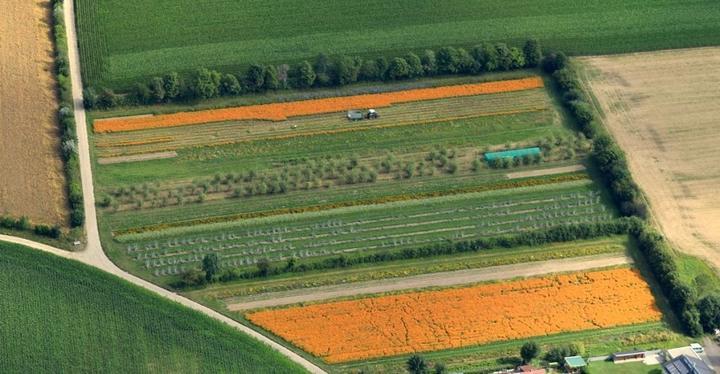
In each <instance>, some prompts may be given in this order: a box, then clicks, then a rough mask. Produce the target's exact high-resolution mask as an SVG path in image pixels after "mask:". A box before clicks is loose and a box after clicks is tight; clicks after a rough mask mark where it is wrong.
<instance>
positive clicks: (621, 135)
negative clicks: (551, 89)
mask: <svg viewBox="0 0 720 374" xmlns="http://www.w3.org/2000/svg"><path fill="white" fill-rule="evenodd" d="M580 62H581V63H582V65H583V67H584V69H583V71H584V72H583V74H584V77H585V81H586V82H587V84H588V86H589V88H590V89H591V90H592V92H593V93H594V95H595V97H596V98H597V102H598V104H599V106H600V109H602V111H603V112H604V113H605V118H604V122H605V124H606V125H607V126H608V127H609V129H610V131H611V132H612V133H613V135H614V136H615V138H616V139H617V141H618V143H619V144H620V146H621V147H622V148H623V149H624V150H625V152H626V153H627V156H628V160H629V162H630V169H631V172H632V173H633V175H634V177H635V179H636V180H637V182H638V183H639V184H640V185H641V187H642V188H643V190H644V191H645V193H646V194H647V197H648V199H649V200H650V205H651V208H652V212H653V216H654V217H655V219H656V220H657V222H658V223H659V225H660V226H661V227H662V230H663V232H664V233H665V235H666V236H667V237H668V239H669V240H670V241H671V242H672V243H673V244H674V245H675V246H676V247H677V248H679V249H681V250H682V251H685V252H687V253H690V254H693V255H697V256H700V257H703V258H705V259H706V260H708V261H710V262H711V263H712V264H714V265H715V267H716V268H720V194H719V193H718V192H719V191H720V152H718V147H719V145H720V48H700V49H687V50H674V51H662V52H653V53H638V54H630V55H618V56H604V57H591V58H582V59H580Z"/></svg>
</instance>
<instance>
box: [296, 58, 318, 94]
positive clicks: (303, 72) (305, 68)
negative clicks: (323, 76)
mask: <svg viewBox="0 0 720 374" xmlns="http://www.w3.org/2000/svg"><path fill="white" fill-rule="evenodd" d="M315 78H317V75H315V69H313V67H312V65H310V63H309V62H308V61H303V62H301V63H300V64H299V65H298V66H297V67H296V69H295V85H296V86H297V87H298V88H309V87H312V86H313V84H315Z"/></svg>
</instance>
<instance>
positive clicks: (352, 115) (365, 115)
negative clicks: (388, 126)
mask: <svg viewBox="0 0 720 374" xmlns="http://www.w3.org/2000/svg"><path fill="white" fill-rule="evenodd" d="M379 117H380V114H378V112H377V110H375V109H368V111H367V112H364V111H362V110H348V112H347V119H348V120H350V121H361V120H363V119H376V118H379Z"/></svg>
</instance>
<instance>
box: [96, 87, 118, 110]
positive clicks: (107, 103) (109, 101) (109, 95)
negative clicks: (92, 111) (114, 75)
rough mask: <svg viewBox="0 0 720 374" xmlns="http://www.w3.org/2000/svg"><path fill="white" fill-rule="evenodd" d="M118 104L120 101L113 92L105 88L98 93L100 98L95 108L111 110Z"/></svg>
mask: <svg viewBox="0 0 720 374" xmlns="http://www.w3.org/2000/svg"><path fill="white" fill-rule="evenodd" d="M119 102H120V99H119V98H118V96H117V95H116V94H115V92H114V91H113V90H111V89H109V88H105V89H103V90H102V92H101V93H100V96H99V97H98V100H97V107H99V108H100V109H109V108H113V107H115V106H116V105H118V103H119Z"/></svg>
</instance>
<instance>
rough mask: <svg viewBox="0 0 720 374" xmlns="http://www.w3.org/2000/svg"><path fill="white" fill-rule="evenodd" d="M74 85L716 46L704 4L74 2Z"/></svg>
mask: <svg viewBox="0 0 720 374" xmlns="http://www.w3.org/2000/svg"><path fill="white" fill-rule="evenodd" d="M75 3H76V4H77V16H78V29H79V30H78V31H79V33H80V34H79V37H80V48H81V54H82V64H83V68H84V71H83V73H84V75H85V83H86V84H88V85H91V86H110V87H114V88H123V87H127V86H129V85H130V84H132V83H133V82H135V81H137V80H138V79H140V78H146V77H149V76H152V75H158V74H162V73H165V72H168V71H179V72H186V71H189V70H193V69H195V68H197V67H209V68H216V69H219V70H224V71H229V72H236V73H237V72H239V71H240V70H241V69H243V68H244V67H246V66H247V65H248V64H250V63H253V62H260V63H275V64H280V63H293V62H296V61H299V60H302V59H310V58H313V57H314V56H315V55H317V54H318V53H320V52H324V53H328V54H331V55H332V54H341V53H342V54H350V55H361V56H373V57H375V56H377V55H380V54H384V55H388V56H392V55H399V54H404V53H405V52H407V51H409V50H422V49H425V48H438V47H441V46H446V45H455V46H466V47H468V46H472V45H474V44H477V43H478V42H482V41H505V42H508V43H512V44H519V43H521V42H522V41H524V40H525V39H527V38H528V37H535V38H538V39H539V40H540V41H541V42H542V43H543V44H544V45H545V46H546V47H549V48H554V49H562V50H565V51H567V52H569V53H572V54H605V53H619V52H630V51H639V50H653V49H663V48H679V47H696V46H704V45H712V44H718V43H720V7H718V4H717V1H714V0H690V1H682V2H679V1H675V0H589V1H583V2H578V1H572V0H546V1H538V0H535V1H527V0H483V1H479V0H473V1H471V0H445V1H439V0H400V1H393V2H388V1H383V0H368V1H362V2H356V1H351V0H337V1H321V0H310V1H304V2H301V3H298V2H296V1H292V0H265V1H259V0H248V1H236V0H207V1H201V2H198V1H193V0H150V1H148V0H124V1H121V0H75Z"/></svg>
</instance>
